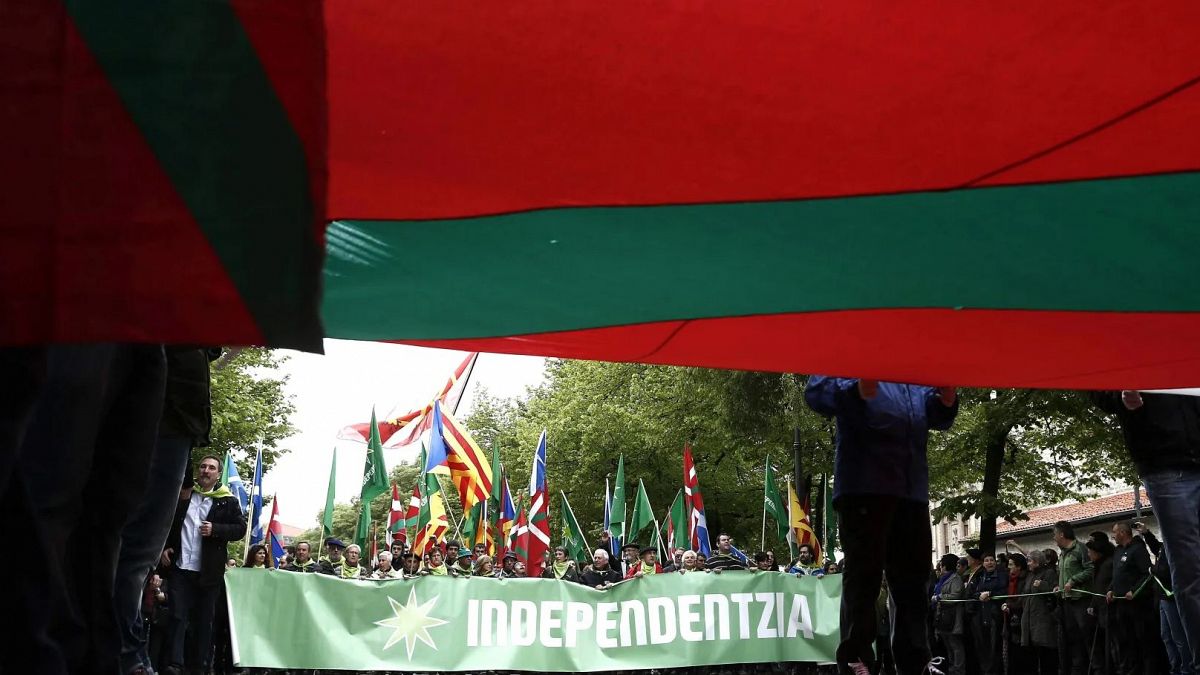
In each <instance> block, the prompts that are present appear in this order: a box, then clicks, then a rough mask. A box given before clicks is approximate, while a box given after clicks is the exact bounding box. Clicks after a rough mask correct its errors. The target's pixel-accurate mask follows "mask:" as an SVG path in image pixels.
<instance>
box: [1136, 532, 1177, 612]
mask: <svg viewBox="0 0 1200 675" xmlns="http://www.w3.org/2000/svg"><path fill="white" fill-rule="evenodd" d="M1142 539H1144V540H1145V541H1146V548H1148V549H1150V552H1151V553H1153V554H1154V577H1155V578H1156V579H1158V581H1157V582H1151V585H1152V586H1154V599H1155V600H1166V601H1167V602H1175V596H1171V597H1169V598H1168V597H1167V594H1166V593H1164V592H1163V590H1164V589H1165V590H1168V591H1169V590H1171V589H1172V588H1173V587H1172V586H1171V561H1170V560H1169V559H1168V558H1167V549H1166V547H1164V546H1163V545H1162V542H1161V541H1159V540H1158V538H1157V537H1155V536H1154V533H1153V532H1150V531H1149V530H1146V531H1145V532H1142Z"/></svg>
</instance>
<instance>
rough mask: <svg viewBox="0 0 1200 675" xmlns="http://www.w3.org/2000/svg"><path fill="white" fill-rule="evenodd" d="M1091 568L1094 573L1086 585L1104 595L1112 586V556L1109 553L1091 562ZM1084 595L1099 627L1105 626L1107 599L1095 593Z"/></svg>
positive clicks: (1090, 589)
mask: <svg viewBox="0 0 1200 675" xmlns="http://www.w3.org/2000/svg"><path fill="white" fill-rule="evenodd" d="M1092 569H1093V570H1094V571H1095V574H1094V576H1093V577H1092V580H1091V583H1090V584H1089V585H1088V590H1089V591H1091V592H1093V593H1099V594H1100V595H1104V594H1105V593H1107V592H1108V591H1109V589H1110V588H1112V578H1113V557H1112V556H1111V555H1110V556H1107V557H1104V558H1101V559H1100V560H1097V561H1095V562H1093V563H1092ZM1084 597H1085V598H1087V600H1086V602H1087V603H1088V604H1090V605H1091V606H1092V613H1093V614H1094V615H1095V616H1096V618H1097V620H1098V621H1099V622H1100V627H1101V628H1107V627H1108V614H1107V612H1106V611H1105V609H1106V608H1107V607H1108V601H1107V600H1106V599H1105V598H1101V597H1098V596H1095V595H1092V596H1084Z"/></svg>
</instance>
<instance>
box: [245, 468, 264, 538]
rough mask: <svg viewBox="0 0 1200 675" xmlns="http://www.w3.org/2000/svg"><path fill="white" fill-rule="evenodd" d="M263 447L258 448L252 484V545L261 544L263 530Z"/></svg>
mask: <svg viewBox="0 0 1200 675" xmlns="http://www.w3.org/2000/svg"><path fill="white" fill-rule="evenodd" d="M262 498H263V495H262V447H261V446H260V447H259V448H258V457H257V458H256V459H255V460H254V482H253V483H251V484H250V526H249V528H248V529H249V530H250V545H251V546H253V545H255V544H258V543H261V542H262V540H263V529H262V522H261V521H262V510H263V503H262V502H263V500H262Z"/></svg>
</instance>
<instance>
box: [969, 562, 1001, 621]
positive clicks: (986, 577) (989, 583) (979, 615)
mask: <svg viewBox="0 0 1200 675" xmlns="http://www.w3.org/2000/svg"><path fill="white" fill-rule="evenodd" d="M984 592H987V593H990V594H991V595H1007V594H1008V571H1007V570H1001V569H1000V568H999V567H996V568H995V569H993V570H992V571H991V572H989V571H987V570H986V569H982V568H981V569H980V570H979V573H978V574H976V575H975V576H974V577H973V578H972V579H971V581H970V583H968V584H967V590H966V597H967V598H968V599H972V600H978V599H979V594H980V593H984ZM968 604H971V605H975V606H976V607H977V609H976V611H975V620H977V621H979V622H981V623H982V624H983V625H985V626H990V625H992V624H993V623H999V622H1000V605H1002V604H1004V601H1003V600H987V601H986V602H978V603H968Z"/></svg>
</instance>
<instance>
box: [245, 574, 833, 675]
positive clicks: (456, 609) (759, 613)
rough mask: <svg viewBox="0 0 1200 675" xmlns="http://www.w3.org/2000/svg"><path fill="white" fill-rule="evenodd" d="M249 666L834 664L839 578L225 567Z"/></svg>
mask: <svg viewBox="0 0 1200 675" xmlns="http://www.w3.org/2000/svg"><path fill="white" fill-rule="evenodd" d="M225 579H226V588H227V591H228V594H229V612H230V625H231V626H232V636H233V654H234V660H235V662H236V663H237V664H239V665H241V666H243V667H252V668H314V669H321V670H326V669H328V670H403V671H471V672H479V671H484V670H532V671H541V672H581V671H612V670H643V669H649V668H681V667H690V666H714V665H720V664H729V663H773V662H787V661H812V662H831V661H833V655H834V650H835V648H836V647H837V642H838V610H839V603H840V599H841V591H842V581H841V577H840V576H837V575H834V576H829V577H825V578H823V579H818V578H814V577H804V578H799V579H797V578H796V577H794V576H792V575H789V574H777V573H770V572H760V573H750V572H726V573H724V574H704V573H693V574H683V575H681V574H663V575H657V576H651V577H645V578H642V579H635V580H631V581H627V582H624V583H621V584H618V585H616V586H614V587H612V588H610V589H608V590H605V591H597V590H593V589H591V588H588V587H586V586H580V585H578V584H574V583H569V582H559V581H554V580H548V579H505V580H499V579H455V578H446V577H422V578H418V579H415V580H394V581H347V580H342V579H337V578H334V577H329V576H324V575H320V574H294V573H289V572H279V571H274V570H270V571H262V570H248V569H234V570H230V571H229V572H228V573H227V574H226V577H225Z"/></svg>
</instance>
